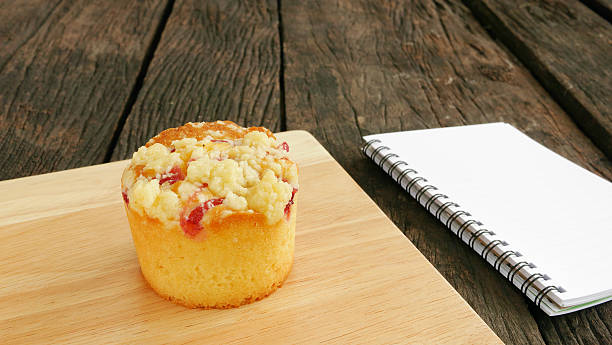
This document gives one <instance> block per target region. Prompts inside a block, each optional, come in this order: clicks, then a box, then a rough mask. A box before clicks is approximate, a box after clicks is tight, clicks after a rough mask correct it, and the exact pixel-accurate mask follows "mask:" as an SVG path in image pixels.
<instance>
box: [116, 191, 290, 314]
mask: <svg viewBox="0 0 612 345" xmlns="http://www.w3.org/2000/svg"><path fill="white" fill-rule="evenodd" d="M296 201H297V200H296ZM223 209H225V207H220V206H219V207H215V208H212V209H211V210H209V211H208V212H207V213H206V214H205V217H204V229H203V230H202V233H201V234H200V235H198V239H192V238H189V237H188V236H186V235H185V234H184V233H183V231H182V229H181V228H180V226H178V225H177V226H175V227H173V228H167V227H165V226H164V225H163V224H161V223H160V222H159V221H157V220H155V219H152V218H150V217H147V216H141V215H139V214H138V213H137V212H135V211H133V210H131V209H130V208H129V207H126V211H127V216H128V220H129V223H130V228H131V230H132V238H133V240H134V246H135V247H136V253H137V255H138V261H139V263H140V268H141V271H142V274H143V276H144V278H145V279H146V280H147V282H148V283H149V285H150V286H151V287H152V288H153V290H155V291H156V292H157V293H158V294H159V295H160V296H162V297H164V298H166V299H168V300H171V301H173V302H176V303H178V304H182V305H184V306H186V307H189V308H198V307H200V308H219V309H224V308H232V307H238V306H240V305H243V304H247V303H251V302H254V301H256V300H259V299H262V298H264V297H266V296H268V295H269V294H270V293H272V292H274V290H276V289H277V288H278V287H280V286H281V285H282V284H283V282H284V281H285V279H286V278H287V276H288V275H289V272H290V270H291V265H292V264H293V252H294V247H295V221H296V213H297V212H296V211H297V205H296V203H294V204H293V205H292V206H291V212H290V218H289V221H286V220H285V219H281V220H280V221H279V222H277V223H276V224H273V225H269V224H267V223H266V219H265V217H264V216H263V215H262V214H254V213H251V214H247V213H235V214H231V215H229V216H227V217H225V218H221V217H219V216H220V213H221V212H222V211H223Z"/></svg>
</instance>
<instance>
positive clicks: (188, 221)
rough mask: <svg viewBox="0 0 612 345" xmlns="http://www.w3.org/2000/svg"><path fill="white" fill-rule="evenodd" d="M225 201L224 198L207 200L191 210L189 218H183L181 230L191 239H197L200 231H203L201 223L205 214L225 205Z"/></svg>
mask: <svg viewBox="0 0 612 345" xmlns="http://www.w3.org/2000/svg"><path fill="white" fill-rule="evenodd" d="M223 200H224V199H223V198H218V199H210V200H207V201H206V202H204V203H203V204H200V205H198V206H197V207H196V208H194V209H193V210H191V212H190V213H189V216H187V217H181V228H182V229H183V232H184V233H185V234H187V235H188V236H190V237H195V236H196V235H197V234H199V233H200V231H202V224H200V222H201V221H202V218H203V217H204V213H206V211H208V210H210V209H211V208H213V207H215V206H218V205H221V204H223Z"/></svg>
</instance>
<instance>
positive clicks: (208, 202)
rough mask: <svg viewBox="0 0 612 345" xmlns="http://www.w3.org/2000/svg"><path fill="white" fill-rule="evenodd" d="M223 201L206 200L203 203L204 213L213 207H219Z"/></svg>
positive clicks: (220, 199) (221, 199)
mask: <svg viewBox="0 0 612 345" xmlns="http://www.w3.org/2000/svg"><path fill="white" fill-rule="evenodd" d="M223 200H224V199H223V198H218V199H210V200H206V202H205V203H204V211H205V212H206V211H208V210H210V209H211V208H213V207H215V206H218V205H221V204H222V203H223Z"/></svg>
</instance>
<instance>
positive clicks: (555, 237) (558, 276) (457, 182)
mask: <svg viewBox="0 0 612 345" xmlns="http://www.w3.org/2000/svg"><path fill="white" fill-rule="evenodd" d="M371 139H379V140H381V141H382V144H383V145H385V146H388V147H389V148H390V151H389V152H393V153H395V154H397V155H399V156H400V158H401V159H402V160H404V161H406V162H407V163H408V164H409V167H411V168H413V169H416V170H418V172H419V175H420V176H423V177H425V178H427V179H428V180H429V182H428V183H430V184H432V185H434V186H436V187H438V188H439V190H440V191H443V192H444V193H445V194H447V195H448V196H449V199H450V200H453V201H455V202H457V203H458V204H460V205H461V209H463V210H465V211H467V212H470V213H471V214H472V217H471V218H473V219H476V220H479V221H481V222H482V223H484V226H483V227H485V228H487V229H490V230H492V231H495V232H496V234H497V235H498V236H497V237H498V238H501V239H504V240H506V241H507V242H508V243H509V244H510V246H511V247H512V248H513V249H516V250H519V251H520V252H521V253H522V254H523V256H524V257H525V258H526V259H527V258H528V260H529V261H532V262H533V263H535V264H536V265H537V266H538V268H537V271H538V272H540V273H542V274H547V275H549V276H550V277H551V278H552V279H553V281H554V282H555V284H558V285H560V286H562V287H563V288H564V289H565V290H566V292H564V293H561V294H559V295H558V296H559V297H560V298H561V299H562V300H563V301H567V300H571V299H582V298H584V297H587V296H591V297H594V296H593V295H596V294H598V295H600V296H604V295H607V296H609V295H611V294H612V249H611V248H610V243H611V242H612V183H610V182H609V181H606V180H605V179H603V178H601V177H599V176H597V175H595V174H593V173H591V172H589V171H587V170H585V169H583V168H581V167H579V166H577V165H576V164H574V163H572V162H570V161H568V160H567V159H565V158H563V157H561V156H559V155H558V154H556V153H554V152H552V151H550V150H548V149H547V148H545V147H544V146H542V145H540V144H539V143H537V142H535V141H534V140H532V139H530V138H529V137H528V136H526V135H525V134H523V133H521V132H520V131H519V130H517V129H515V128H514V127H512V126H510V125H508V124H505V123H493V124H485V125H473V126H461V127H448V128H440V129H426V130H417V131H408V132H398V133H386V134H379V135H371V136H368V137H366V140H371Z"/></svg>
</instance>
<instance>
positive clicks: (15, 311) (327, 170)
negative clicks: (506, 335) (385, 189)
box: [0, 131, 501, 344]
mask: <svg viewBox="0 0 612 345" xmlns="http://www.w3.org/2000/svg"><path fill="white" fill-rule="evenodd" d="M279 137H280V138H282V139H283V140H286V141H288V142H289V143H290V145H291V155H292V157H293V158H294V159H295V160H296V162H297V163H298V164H299V166H300V193H299V194H298V198H299V199H298V205H299V212H298V216H297V228H296V252H295V261H294V266H293V269H292V272H291V274H290V275H289V278H288V280H287V281H286V282H285V284H284V286H283V287H282V288H280V289H279V290H277V291H276V292H274V293H273V294H272V295H270V296H269V297H267V298H265V299H263V300H261V301H259V302H255V303H253V304H249V305H245V306H242V307H240V308H235V309H228V310H198V309H187V308H184V307H182V306H178V305H175V304H173V303H171V302H168V301H166V300H164V299H162V298H160V297H158V296H157V295H156V294H155V293H154V292H153V291H152V290H151V289H150V288H149V287H148V286H147V285H146V282H145V281H144V279H143V278H142V277H141V275H140V272H139V268H138V261H137V258H136V253H135V251H134V248H133V245H132V240H131V238H130V230H129V227H128V224H127V220H126V217H125V211H124V209H123V205H122V199H121V197H120V190H119V188H120V187H119V183H118V182H119V179H120V176H121V172H122V170H123V168H124V167H125V165H126V164H127V163H126V162H124V161H121V162H114V163H109V164H104V165H100V166H93V167H88V168H81V169H75V170H69V171H64V172H59V173H53V174H48V175H41V176H35V177H29V178H23V179H19V180H11V181H4V182H1V183H0V205H4V206H5V207H2V208H0V261H1V262H3V265H2V266H0V281H2V282H3V284H2V285H1V286H0V339H2V343H3V344H12V343H24V342H26V343H33V342H45V343H48V342H70V343H89V344H91V343H107V342H112V343H147V344H148V343H168V342H172V343H186V342H196V343H201V342H206V343H212V344H227V343H258V344H272V343H274V344H277V343H278V344H289V343H292V344H293V343H298V344H304V343H319V342H323V343H332V344H371V343H374V342H376V343H435V344H446V343H449V344H456V343H465V344H501V341H500V340H499V338H497V337H496V336H495V334H494V333H493V332H492V331H491V330H490V329H489V328H488V327H487V326H486V324H485V323H484V322H483V321H482V319H480V318H479V317H478V316H477V315H476V313H475V312H474V311H473V310H472V309H471V308H469V306H468V305H467V303H465V301H464V300H463V299H461V297H460V296H459V295H458V294H457V292H456V291H454V290H453V289H452V288H451V286H450V285H449V284H448V283H447V282H446V281H445V280H444V279H443V278H442V277H441V276H440V274H439V273H438V272H437V271H436V270H435V269H434V268H433V267H432V266H431V264H430V263H429V262H427V260H426V259H425V258H424V257H423V256H422V255H421V254H420V253H419V252H418V251H417V250H416V248H415V247H414V246H413V245H412V244H411V243H410V242H409V241H408V240H407V239H406V238H405V237H404V236H403V235H402V234H401V232H400V231H399V230H398V229H397V228H396V227H395V226H394V225H393V223H392V222H391V221H390V220H389V219H388V218H387V217H385V215H384V214H383V213H382V211H381V210H380V209H378V208H377V207H376V205H375V204H374V203H373V202H372V200H371V199H369V198H368V197H367V195H366V194H365V193H364V192H363V191H362V190H361V189H360V188H359V186H358V185H357V184H356V183H355V182H354V181H353V180H351V179H350V177H349V176H348V174H346V172H345V171H343V170H342V168H341V167H340V166H339V165H338V164H337V163H336V162H335V161H334V160H333V159H332V158H331V156H330V155H329V154H328V153H327V152H326V151H325V150H324V149H323V147H322V146H321V145H320V144H319V143H317V141H316V140H315V139H314V138H313V137H312V136H311V135H310V134H308V133H306V132H303V131H295V132H287V133H281V134H279ZM32 185H34V186H36V187H37V189H29V188H27V187H28V186H32ZM58 186H61V187H63V188H58ZM77 189H78V190H80V191H81V192H80V193H74V192H73V190H77ZM41 191H42V194H43V195H45V196H46V195H49V196H50V197H55V198H56V199H57V200H58V202H57V203H56V204H54V205H53V206H50V205H49V203H48V200H46V199H45V197H43V198H40V199H39V198H38V196H39V195H40V194H41ZM41 209H42V210H41ZM15 210H17V211H19V212H22V211H26V212H24V213H25V214H29V218H22V217H21V218H20V217H14V216H13V213H12V212H13V211H15ZM41 229H45V230H44V231H41ZM373 229H375V231H373ZM24 253H28V254H29V255H23V254H24ZM381 253H384V255H381Z"/></svg>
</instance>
